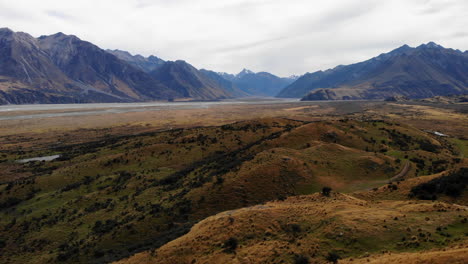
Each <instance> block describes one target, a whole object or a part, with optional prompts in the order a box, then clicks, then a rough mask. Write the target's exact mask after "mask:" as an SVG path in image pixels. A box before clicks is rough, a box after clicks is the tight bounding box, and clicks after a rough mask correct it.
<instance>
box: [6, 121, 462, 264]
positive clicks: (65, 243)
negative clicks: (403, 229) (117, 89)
mask: <svg viewBox="0 0 468 264" xmlns="http://www.w3.org/2000/svg"><path fill="white" fill-rule="evenodd" d="M105 131H107V130H103V131H102V132H100V133H101V134H103V133H105ZM1 150H2V152H1V153H2V156H1V157H2V161H1V162H0V169H1V170H2V171H6V172H8V171H14V172H17V173H19V172H21V174H18V175H19V176H21V177H19V176H18V177H16V178H14V179H13V180H11V181H8V180H7V181H4V182H2V184H0V237H1V238H2V240H0V245H2V255H1V256H0V260H1V262H2V263H19V262H20V263H44V262H49V263H60V262H84V263H108V262H111V261H115V260H119V259H122V258H124V257H128V256H130V255H132V254H134V253H137V252H141V251H144V250H149V249H156V248H159V247H161V246H163V245H164V244H166V243H168V242H169V241H171V240H174V239H176V238H177V237H180V236H182V235H183V234H185V233H187V232H188V231H189V229H190V227H192V226H193V225H194V224H195V223H197V222H199V221H201V220H203V219H205V218H206V217H209V216H212V215H215V214H217V213H221V212H224V211H226V210H235V209H239V208H243V207H249V206H254V205H258V204H262V203H265V202H267V201H272V200H278V199H279V200H284V199H286V198H287V197H290V196H297V195H310V194H314V193H316V192H318V191H320V190H321V188H322V187H323V186H330V187H331V188H332V189H333V190H336V191H339V192H345V193H352V192H356V191H365V190H369V189H372V188H379V187H381V186H383V185H386V186H387V185H388V182H389V181H390V180H392V179H393V178H394V176H395V175H400V174H401V172H402V171H404V172H405V173H404V175H403V176H401V177H399V179H398V180H404V179H410V178H414V177H417V176H422V175H428V174H433V173H438V172H442V171H445V170H451V169H455V168H457V167H459V166H460V165H461V163H460V162H461V160H460V159H459V158H458V157H459V156H458V155H459V153H458V152H457V151H456V146H454V145H452V144H451V143H450V142H447V141H445V140H443V138H438V137H436V136H434V135H432V134H429V133H426V132H423V131H420V130H417V129H415V128H412V127H409V126H406V125H400V124H396V123H392V122H388V121H382V120H367V121H357V120H346V119H344V120H337V121H320V122H304V121H295V120H289V119H281V118H266V119H259V120H250V121H242V122H237V123H232V124H226V125H223V126H212V127H196V128H190V129H173V130H168V131H149V132H146V133H143V134H137V135H119V136H111V135H109V136H106V137H102V138H100V139H98V140H96V141H89V142H85V143H80V144H74V145H66V144H59V145H57V146H55V147H51V148H45V149H44V148H28V147H23V148H19V147H18V146H17V145H15V144H9V145H5V146H2V149H1ZM53 154H61V155H62V156H61V157H60V158H58V159H57V160H53V161H49V162H29V163H17V162H15V161H16V160H18V159H23V158H31V157H37V156H47V155H53ZM407 163H409V164H411V169H410V170H406V169H405V168H406V164H407ZM400 178H401V179H400ZM395 185H396V184H395ZM392 186H393V185H392ZM391 188H392V190H393V188H394V187H391ZM312 197H315V196H312ZM336 198H337V199H338V200H340V199H344V201H343V203H342V204H340V205H339V206H340V207H346V206H353V208H354V207H356V208H361V206H359V204H360V203H363V202H361V201H356V200H357V198H349V197H348V196H346V195H342V196H337V197H336ZM292 199H296V198H292ZM297 199H301V198H297ZM307 199H309V198H307ZM313 199H315V198H313ZM320 199H322V198H320ZM331 199H333V198H331ZM331 199H329V198H327V199H326V201H328V200H331ZM360 199H363V200H366V199H365V197H364V198H360ZM414 199H415V198H414ZM369 200H371V199H369ZM340 201H341V200H340ZM286 202H287V201H286ZM401 203H404V204H405V205H408V206H410V207H411V205H410V203H408V202H401ZM401 203H400V204H401ZM293 204H294V203H293ZM397 204H398V203H394V204H382V205H379V204H372V205H371V207H369V208H367V207H362V208H361V209H360V210H357V211H356V213H357V214H359V215H362V214H363V212H365V214H366V215H367V214H368V213H369V212H371V211H372V210H374V209H375V210H381V211H382V213H383V214H387V213H385V212H387V211H391V212H392V213H391V214H392V216H393V214H394V213H397V211H396V209H395V208H396V205H397ZM335 205H336V204H335V203H334V202H331V206H332V207H330V210H331V211H330V213H332V212H333V214H335V213H338V214H340V212H341V211H339V210H338V211H335V209H336V208H335V207H333V206H335ZM280 206H283V207H284V208H286V207H289V203H288V202H287V203H286V204H282V205H280ZM304 206H306V207H307V206H309V205H304ZM310 206H311V207H310V208H322V207H324V206H325V208H326V207H327V206H328V205H324V204H322V203H321V202H319V203H312V204H311V205H310ZM424 206H425V205H424ZM431 206H432V205H431ZM260 207H261V206H260ZM453 208H455V207H453ZM285 210H286V209H285ZM294 210H295V209H294ZM301 210H302V209H301ZM310 210H311V211H314V210H315V209H310ZM450 210H452V209H450ZM273 211H276V210H273ZM410 211H411V210H410ZM285 212H286V211H285ZM291 212H292V211H291ZM294 212H295V211H294ZM450 212H452V211H450ZM460 213H461V212H457V213H456V215H457V216H458V215H459V214H460ZM236 214H237V213H235V214H234V216H235V215H236ZM427 214H429V213H427ZM446 214H447V216H448V215H450V218H449V217H447V218H446V220H444V221H447V222H443V221H442V220H440V219H439V218H437V219H439V220H437V222H434V223H432V224H431V225H428V226H427V227H428V228H429V227H432V226H433V225H438V224H442V223H444V224H445V223H447V224H449V222H448V221H452V220H453V218H452V217H451V216H452V213H446ZM286 215H287V217H293V218H294V219H295V217H299V218H300V217H302V216H300V215H296V214H286ZM340 215H341V214H340ZM369 215H370V214H369ZM407 215H408V218H407V221H413V220H415V219H418V217H425V216H426V214H419V213H411V216H410V212H408V213H407ZM418 215H419V216H418ZM252 217H254V216H252ZM281 217H286V216H285V215H284V216H281ZM320 217H323V218H318V219H323V220H324V221H325V220H326V221H328V220H327V219H330V218H329V217H332V215H328V216H326V215H321V216H320ZM362 217H364V216H362ZM267 218H271V217H270V216H268V217H267ZM299 218H298V219H299ZM399 218H400V217H399ZM384 219H387V218H385V217H384V218H382V220H384ZM316 220H317V219H316ZM242 221H244V220H242ZM295 221H296V220H294V221H292V222H295ZM314 221H315V220H314ZM387 221H389V220H387ZM263 222H264V221H261V222H258V223H263ZM297 222H299V220H297ZM202 223H203V222H202ZM239 223H240V222H239ZM402 223H403V222H402ZM405 223H406V222H405ZM249 226H250V224H249V225H243V226H242V228H241V229H239V231H241V230H244V229H243V228H249ZM309 227H310V226H307V228H309ZM301 228H306V226H304V227H302V226H301ZM360 228H365V226H362V227H360ZM392 228H393V227H392ZM395 228H396V229H388V230H386V229H385V228H383V227H379V229H378V230H377V231H376V232H378V233H379V234H380V233H382V234H388V232H390V231H391V230H400V229H398V228H400V226H398V227H395ZM301 230H305V229H301ZM273 231H274V232H273ZM276 231H278V230H276ZM276 231H275V230H272V231H269V232H270V233H271V234H272V235H274V234H277V233H275V232H276ZM217 232H220V231H217ZM281 232H282V231H281ZM220 233H222V232H220ZM390 233H392V232H390ZM226 234H228V233H226ZM278 234H279V233H278ZM245 235H246V236H247V235H248V233H246V234H245ZM263 235H265V232H260V233H255V234H254V237H253V238H252V239H254V240H253V241H259V240H263ZM281 236H283V235H281ZM24 238H27V239H24ZM356 238H357V239H359V237H356ZM220 239H221V240H223V239H224V237H220ZM237 239H239V241H244V240H243V239H244V238H242V240H241V238H237ZM307 239H311V237H308V238H307ZM324 239H325V240H323V241H325V242H326V241H330V240H329V239H328V238H324ZM327 239H328V240H327ZM392 239H396V238H394V237H392ZM217 240H218V238H217V237H214V238H213V241H217ZM297 241H298V242H300V240H297ZM306 241H308V240H304V241H303V242H306ZM392 241H394V240H392ZM325 242H324V243H325ZM210 243H211V242H210V241H206V243H203V244H200V246H203V247H205V246H206V247H207V248H210V247H212V246H213V245H212V244H210ZM242 243H243V242H242ZM326 243H328V242H326ZM431 243H432V242H431ZM431 243H428V244H425V245H428V246H431V245H433V244H431ZM168 245H169V244H168ZM357 245H359V246H360V248H361V249H360V250H361V251H358V250H357V251H355V252H354V253H356V254H357V253H359V252H362V250H364V249H366V250H367V251H368V250H370V249H371V248H366V244H360V243H357ZM382 245H383V244H379V247H378V248H376V249H375V250H377V249H380V248H381V246H382ZM301 248H302V247H301ZM330 248H331V246H330ZM284 252H289V251H284ZM298 253H299V252H298ZM351 253H352V252H346V254H343V256H348V255H349V256H354V255H352V254H351ZM354 253H353V254H354ZM197 254H198V253H197ZM321 254H322V253H320V255H318V256H320V257H321V256H322V255H321ZM213 256H217V255H216V254H215V255H213ZM181 257H183V255H181ZM229 257H231V255H229ZM285 257H286V258H289V257H290V256H289V255H287V256H285Z"/></svg>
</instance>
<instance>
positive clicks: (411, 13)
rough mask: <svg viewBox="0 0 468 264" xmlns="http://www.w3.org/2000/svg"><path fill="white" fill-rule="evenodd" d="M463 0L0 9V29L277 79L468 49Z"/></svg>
mask: <svg viewBox="0 0 468 264" xmlns="http://www.w3.org/2000/svg"><path fill="white" fill-rule="evenodd" d="M466 14H468V2H467V1H464V0H394V1H381V0H314V1H310V0H218V1H213V0H80V1H63V0H62V1H60V0H42V1H35V0H15V1H11V0H0V21H1V25H0V27H9V28H11V29H12V30H14V31H24V32H28V33H30V34H32V35H34V36H36V37H37V36H40V35H48V34H53V33H56V32H64V33H66V34H73V35H77V36H78V37H80V38H81V39H83V40H88V41H90V42H93V43H95V44H97V45H98V46H100V47H101V48H104V49H123V50H127V51H129V52H131V53H132V54H142V55H145V56H148V55H151V54H153V55H156V56H158V57H161V58H163V59H165V60H177V59H183V60H186V61H188V62H189V63H192V64H193V65H194V66H196V67H198V68H207V69H212V70H216V71H225V72H230V73H236V72H238V71H240V70H241V69H242V68H249V69H251V70H253V71H269V72H272V73H274V74H278V75H281V76H287V75H292V74H303V73H305V72H313V71H316V70H323V69H327V68H330V67H334V66H336V65H339V64H349V63H354V62H358V61H361V60H364V59H368V58H370V57H373V56H376V55H378V54H380V53H383V52H387V51H389V50H391V49H394V48H396V47H398V46H401V45H403V44H408V45H411V46H416V45H419V44H421V43H426V42H429V41H435V42H437V43H439V44H441V45H443V46H446V47H450V48H455V49H461V50H466V49H468V16H467V15H466Z"/></svg>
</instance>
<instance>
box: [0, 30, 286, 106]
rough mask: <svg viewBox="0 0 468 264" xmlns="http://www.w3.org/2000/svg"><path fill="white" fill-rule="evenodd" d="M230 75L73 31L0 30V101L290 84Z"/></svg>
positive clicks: (233, 93)
mask: <svg viewBox="0 0 468 264" xmlns="http://www.w3.org/2000/svg"><path fill="white" fill-rule="evenodd" d="M232 76H233V77H232V80H229V79H226V78H224V77H223V76H222V75H221V74H218V73H216V72H213V71H208V70H198V69H196V68H195V67H193V66H192V65H190V64H189V63H187V62H185V61H181V60H179V61H175V62H174V61H164V60H163V59H160V58H158V57H156V56H149V57H144V56H141V55H132V54H130V53H129V52H126V51H122V50H103V49H101V48H99V47H98V46H96V45H94V44H92V43H90V42H87V41H84V40H81V39H79V38H78V37H76V36H74V35H66V34H63V33H57V34H54V35H50V36H41V37H39V38H35V37H33V36H31V35H29V34H27V33H23V32H14V31H12V30H11V29H8V28H1V29H0V104H34V103H91V102H141V101H151V100H172V99H182V98H184V99H189V100H217V99H226V98H234V97H246V96H264V95H268V96H274V95H276V93H277V91H279V90H280V89H282V88H284V87H285V86H286V85H288V84H289V83H290V82H286V81H284V79H282V78H280V77H277V76H274V75H272V74H267V73H258V74H255V73H253V72H249V73H248V74H246V75H245V76H244V74H238V75H232ZM243 77H247V79H248V81H245V79H244V78H243ZM237 81H239V82H240V83H242V85H240V86H239V88H238V86H237V84H236V82H237ZM249 82H250V83H249ZM246 87H247V88H246ZM257 87H258V88H257Z"/></svg>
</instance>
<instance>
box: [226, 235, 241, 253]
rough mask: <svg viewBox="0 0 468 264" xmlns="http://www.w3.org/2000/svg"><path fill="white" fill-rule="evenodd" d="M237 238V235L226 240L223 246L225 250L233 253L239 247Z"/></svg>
mask: <svg viewBox="0 0 468 264" xmlns="http://www.w3.org/2000/svg"><path fill="white" fill-rule="evenodd" d="M237 245H238V242H237V239H236V238H235V237H230V238H229V239H228V240H226V241H225V242H224V244H223V248H224V251H225V252H228V253H233V252H235V251H236V249H237Z"/></svg>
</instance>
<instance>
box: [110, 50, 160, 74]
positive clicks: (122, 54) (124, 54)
mask: <svg viewBox="0 0 468 264" xmlns="http://www.w3.org/2000/svg"><path fill="white" fill-rule="evenodd" d="M106 51H107V52H109V53H111V54H113V55H115V56H116V57H117V58H119V59H121V60H123V61H126V62H128V63H130V64H131V65H133V66H135V67H137V68H139V69H140V70H143V71H145V72H150V71H154V70H155V69H156V68H158V67H160V66H162V65H163V64H164V62H165V61H164V60H162V59H160V58H158V57H156V56H153V55H151V56H149V57H147V58H145V57H143V56H141V55H132V54H130V53H129V52H128V51H123V50H117V49H116V50H106Z"/></svg>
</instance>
